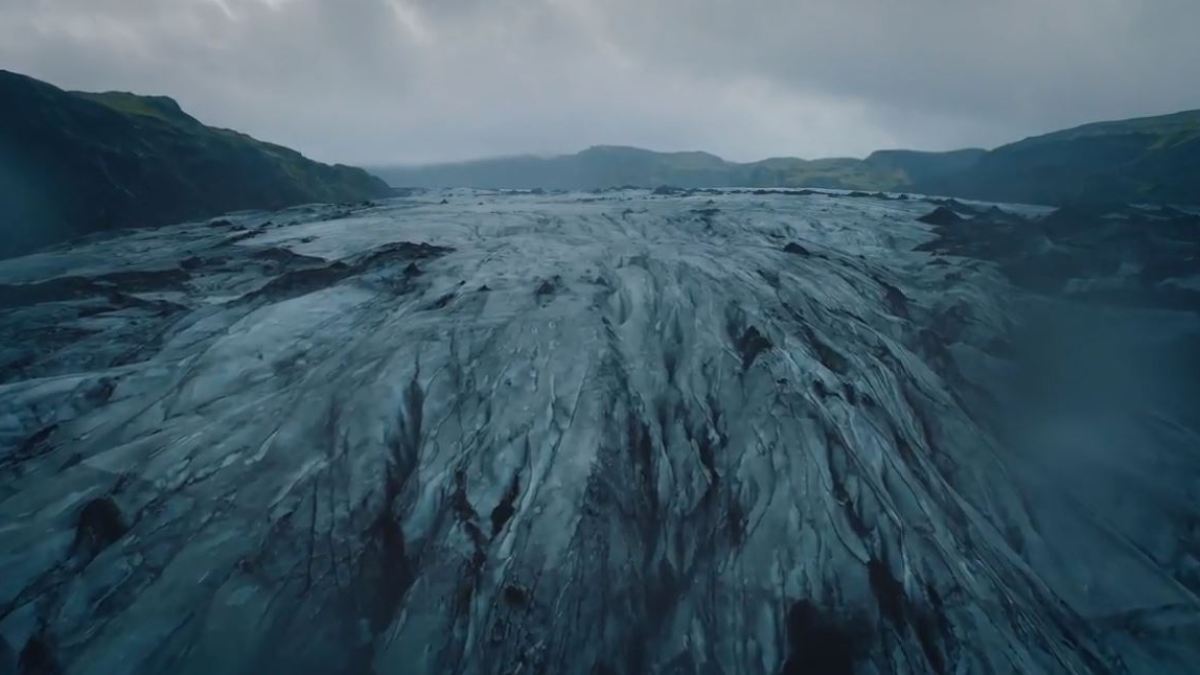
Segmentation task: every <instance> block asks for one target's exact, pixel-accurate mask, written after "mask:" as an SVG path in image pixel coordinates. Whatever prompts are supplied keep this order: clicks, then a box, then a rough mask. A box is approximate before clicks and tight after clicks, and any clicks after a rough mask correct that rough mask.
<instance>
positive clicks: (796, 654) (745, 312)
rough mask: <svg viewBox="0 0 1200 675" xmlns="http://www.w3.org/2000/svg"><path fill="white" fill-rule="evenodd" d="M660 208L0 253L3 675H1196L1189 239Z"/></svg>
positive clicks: (981, 218) (782, 210)
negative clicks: (6, 255) (15, 255)
mask: <svg viewBox="0 0 1200 675" xmlns="http://www.w3.org/2000/svg"><path fill="white" fill-rule="evenodd" d="M661 192H668V191H654V192H651V191H645V190H624V191H613V192H608V193H604V194H562V195H546V194H527V193H523V194H512V193H481V192H474V191H467V190H461V191H449V192H446V193H440V192H439V193H432V194H416V195H414V196H410V197H408V198H404V199H397V200H392V201H389V202H388V203H386V204H383V205H379V206H374V207H354V208H346V209H343V208H333V207H316V208H308V207H300V208H295V209H290V210H287V211H282V212H276V213H269V214H267V213H253V214H241V215H234V216H230V217H229V218H228V219H224V220H221V221H217V222H214V223H187V224H182V225H178V226H167V227H163V228H154V229H145V230H136V231H130V232H125V233H122V234H120V235H119V236H114V237H111V238H105V239H103V240H99V241H90V242H77V243H75V244H73V245H72V246H71V247H63V248H61V249H56V250H54V251H48V252H44V253H40V254H35V255H30V256H25V257H21V258H16V259H11V260H5V261H0V570H2V571H3V573H0V672H14V671H15V672H20V673H34V672H64V673H71V674H72V675H74V674H81V675H92V674H94V675H124V674H128V675H144V674H156V673H264V672H280V673H301V674H308V673H311V674H313V675H317V674H320V675H330V674H334V675H341V674H343V673H345V674H347V675H359V674H361V673H376V674H377V675H410V674H421V673H431V674H433V673H437V674H439V675H440V674H443V673H462V674H467V675H483V674H492V673H495V674H496V675H502V674H503V675H507V674H511V673H555V674H558V673H562V674H566V675H576V674H578V675H597V674H601V673H604V674H612V675H618V674H619V675H641V674H642V673H673V674H680V675H684V674H693V673H695V674H703V675H708V674H712V673H723V674H727V675H735V674H745V675H751V674H753V675H758V674H761V673H787V674H793V673H806V674H813V673H816V674H825V675H827V674H829V673H837V674H845V673H853V672H861V673H879V674H890V673H897V674H901V673H903V674H910V673H1013V672H1017V673H1129V672H1132V673H1156V674H1157V673H1192V672H1197V664H1198V663H1200V640H1198V639H1196V638H1197V634H1198V633H1197V631H1198V621H1200V620H1198V619H1197V617H1198V616H1200V614H1198V613H1197V610H1196V608H1197V606H1198V603H1197V599H1196V598H1197V594H1198V593H1200V574H1197V570H1198V569H1200V568H1198V567H1197V556H1198V554H1200V530H1198V529H1197V526H1196V524H1197V523H1200V507H1198V505H1197V503H1196V499H1195V486H1196V485H1197V484H1200V458H1198V456H1197V447H1198V446H1200V443H1198V442H1197V438H1200V436H1198V432H1197V429H1200V419H1197V416H1196V411H1195V405H1194V401H1195V400H1196V396H1197V392H1196V385H1195V382H1194V376H1192V374H1193V373H1194V372H1196V367H1195V364H1196V363H1200V359H1198V355H1200V343H1198V342H1197V335H1200V326H1198V324H1197V306H1198V305H1197V303H1196V302H1195V300H1196V297H1197V296H1196V290H1195V280H1196V278H1197V274H1198V273H1200V268H1198V267H1197V264H1196V253H1197V250H1196V243H1195V242H1196V239H1195V237H1194V235H1193V234H1192V233H1194V232H1195V227H1196V225H1197V223H1196V222H1195V219H1194V217H1192V216H1190V215H1188V214H1186V213H1178V212H1175V211H1171V210H1167V211H1158V210H1155V211H1147V210H1134V211H1125V212H1121V213H1118V214H1106V213H1099V214H1097V213H1079V212H1075V213H1071V212H1065V211H1064V212H1060V213H1057V214H1054V215H1049V216H1047V215H1046V211H1048V210H1045V209H1037V208H1028V207H1025V208H1022V207H1008V206H1005V207H1003V208H1002V209H991V208H988V207H986V206H980V205H978V204H965V203H962V202H958V201H954V200H940V199H938V200H930V199H926V198H922V197H918V196H909V198H907V199H899V198H892V199H887V198H881V197H874V196H869V195H862V196H851V195H834V196H830V195H828V194H824V193H818V192H815V191H794V192H786V193H775V192H767V191H741V192H729V191H706V192H703V193H701V192H694V193H690V194H687V193H685V194H679V193H676V194H661ZM764 192H765V193H764ZM935 209H936V211H935ZM931 212H932V213H931ZM933 213H936V214H937V215H933ZM927 215H929V216H930V217H926V216H927ZM918 248H919V249H922V250H914V249H918ZM1101 248H1102V249H1103V255H1098V254H1097V249H1101ZM1027 306H1029V307H1033V308H1037V309H1038V310H1039V312H1040V313H1041V314H1043V315H1045V316H1047V317H1049V318H1050V319H1052V321H1051V320H1047V321H1031V320H1030V319H1031V318H1036V314H1035V313H1031V312H1029V311H1026V309H1025V308H1026V307H1027ZM1101 338H1103V339H1101ZM1023 354H1028V355H1027V356H1022V355H1023ZM1168 385H1170V386H1168Z"/></svg>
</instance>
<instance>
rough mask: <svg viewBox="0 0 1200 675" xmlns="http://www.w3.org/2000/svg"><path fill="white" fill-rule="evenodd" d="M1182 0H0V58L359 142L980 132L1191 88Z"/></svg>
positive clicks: (1199, 100)
mask: <svg viewBox="0 0 1200 675" xmlns="http://www.w3.org/2000/svg"><path fill="white" fill-rule="evenodd" d="M1197 25H1200V3H1197V2H1195V1H1194V0H1143V1H1140V2H1138V1H1136V0H957V1H954V0H907V1H905V2H899V1H898V0H761V1H758V2H745V1H743V2H734V1H729V0H660V1H657V2H654V1H652V0H526V1H523V2H519V1H517V0H438V1H434V0H172V1H170V2H164V1H163V0H5V2H4V3H0V66H3V67H6V68H10V69H13V70H17V71H19V72H25V73H27V74H30V75H33V76H35V77H40V78H43V79H47V80H49V81H51V82H53V83H55V84H58V85H60V86H63V87H68V88H78V89H93V90H95V89H125V90H132V91H137V92H142V93H164V94H168V95H171V96H173V97H175V98H176V99H178V100H179V101H180V102H181V104H182V105H183V106H184V107H185V109H187V110H189V111H191V112H192V113H193V114H195V115H196V116H197V117H199V118H201V119H202V120H204V121H206V122H208V123H210V124H216V125H222V126H229V127H233V128H237V129H240V130H243V131H246V132H248V133H251V134H253V135H255V136H258V137H261V138H264V139H267V140H272V141H276V142H280V143H284V144H287V145H291V146H293V147H296V148H299V149H301V150H303V151H305V152H306V153H308V154H310V155H312V156H314V157H317V158H319V159H325V160H337V161H348V162H359V163H379V162H397V161H399V162H405V161H427V160H438V159H458V158H466V157H475V156H482V155H492V154H508V153H516V152H524V151H533V152H561V151H573V150H576V149H580V148H582V147H585V146H587V145H590V144H595V143H627V144H634V145H641V146H647V147H653V148H659V149H706V150H711V151H713V152H717V153H718V154H722V155H725V156H727V157H730V158H733V159H756V158H761V157H765V156H771V155H784V154H788V155H800V156H807V157H814V156H828V155H862V154H865V153H867V152H869V151H870V150H872V149H875V148H879V147H898V146H905V147H921V148H929V149H947V148H952V147H961V146H966V145H985V146H987V145H994V144H997V143H1000V142H1004V141H1007V140H1013V139H1016V138H1019V137H1022V136H1025V135H1029V134H1032V133H1038V132H1042V131H1047V130H1051V129H1055V128H1060V127H1063V126H1069V125H1072V124H1076V123H1081V122H1085V121H1090V120H1095V119H1111V118H1119V117H1127V116H1133V115H1140V114H1155V113H1163V112H1171V111H1174V110H1179V109H1184V108H1189V107H1198V106H1200V93H1198V92H1197V90H1196V88H1195V75H1196V67H1197V64H1200V46H1198V41H1197V40H1196V39H1195V36H1194V35H1193V34H1192V33H1194V27H1195V26H1197Z"/></svg>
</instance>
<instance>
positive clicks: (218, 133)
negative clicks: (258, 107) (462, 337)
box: [0, 70, 390, 257]
mask: <svg viewBox="0 0 1200 675" xmlns="http://www.w3.org/2000/svg"><path fill="white" fill-rule="evenodd" d="M389 192H390V191H389V190H388V188H387V186H386V185H384V184H383V183H382V182H381V181H380V180H379V179H377V178H374V177H373V176H371V175H370V174H368V173H366V172H365V171H363V170H362V169H357V168H353V167H348V166H342V165H336V166H329V165H326V164H321V163H319V162H314V161H312V160H309V159H307V158H305V157H304V156H303V155H301V154H300V153H298V152H296V151H294V150H289V149H288V148H285V147H282V146H278V145H273V144H271V143H264V142H262V141H258V140H255V139H253V138H251V137H249V136H246V135H245V134H240V133H237V132H235V131H230V130H228V129H217V128H213V127H209V126H205V125H204V124H201V123H200V122H199V121H197V120H196V119H195V118H193V117H191V116H190V115H188V114H186V113H184V112H183V111H182V110H181V109H180V108H179V105H178V104H176V103H175V101H173V100H171V99H170V98H167V97H165V96H137V95H134V94H127V93H123V92H106V93H85V92H72V91H63V90H61V89H58V88H57V87H54V86H52V85H49V84H46V83H45V82H40V81H38V80H35V79H33V78H29V77H25V76H23V75H18V74H16V73H10V72H7V71H3V70H0V213H3V221H2V222H0V257H5V256H11V255H16V254H19V253H26V252H29V251H32V250H34V249H36V248H38V247H41V246H45V245H47V244H53V243H56V242H60V241H64V240H66V239H70V238H72V237H76V236H80V235H86V234H93V233H96V232H102V231H107V230H112V229H115V228H120V227H142V226H154V225H166V224H168V223H177V222H179V221H182V220H186V219H189V218H201V217H206V216H212V215H218V214H221V213H225V212H228V211H234V210H238V209H278V208H283V207H285V206H292V205H295V204H304V203H309V202H345V201H351V202H357V201H361V200H365V199H370V198H373V197H380V196H384V195H387V194H388V193H389Z"/></svg>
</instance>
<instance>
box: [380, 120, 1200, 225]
mask: <svg viewBox="0 0 1200 675" xmlns="http://www.w3.org/2000/svg"><path fill="white" fill-rule="evenodd" d="M375 173H376V174H377V175H379V176H380V177H381V178H383V179H384V180H386V181H387V182H388V183H390V184H392V185H396V186H404V187H477V188H537V187H541V188H558V189H593V188H605V187H615V186H621V185H633V186H638V187H655V186H659V185H674V186H678V187H822V188H841V189H849V190H897V191H908V192H923V193H927V194H943V195H949V196H955V197H969V198H975V199H985V200H992V201H1010V202H1025V203H1032V204H1050V205H1061V204H1073V203H1079V202H1105V203H1108V202H1130V203H1140V202H1151V203H1180V204H1195V203H1200V110H1194V111H1188V112H1181V113H1175V114H1173V115H1162V116H1158V117H1143V118H1138V119H1131V120H1123V121H1117V122H1101V123H1096V124H1088V125H1084V126H1081V127H1076V128H1074V129H1068V130H1065V131H1058V132H1054V133H1050V134H1046V135H1043V136H1036V137H1032V138H1027V139H1025V140H1022V141H1019V142H1017V143H1012V144H1009V145H1004V146H1001V147H999V148H996V149H995V150H991V151H987V150H981V149H966V150H955V151H951V152H921V151H916V150H881V151H878V152H874V153H872V154H871V155H870V156H868V157H867V158H866V159H853V158H832V159H817V160H803V159H797V158H795V157H777V158H772V159H765V160H762V161H758V162H750V163H744V164H743V163H735V162H728V161H725V160H723V159H721V158H720V157H717V156H715V155H711V154H708V153H704V152H670V153H663V152H653V151H650V150H642V149H640V148H629V147H620V146H599V147H593V148H589V149H587V150H584V151H583V152H580V153H577V154H574V155H563V156H557V157H544V158H543V157H532V156H522V157H508V158H495V159H485V160H479V161H473V162H458V163H453V164H436V165H430V166H410V167H382V168H378V169H375Z"/></svg>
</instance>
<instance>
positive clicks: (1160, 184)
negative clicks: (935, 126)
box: [924, 110, 1200, 204]
mask: <svg viewBox="0 0 1200 675" xmlns="http://www.w3.org/2000/svg"><path fill="white" fill-rule="evenodd" d="M924 187H928V188H929V189H930V190H931V191H937V192H944V193H947V194H953V195H956V196H962V197H975V198H980V199H991V200H997V201H1016V202H1030V203H1038V204H1067V203H1077V202H1122V203H1130V202H1132V203H1137V202H1151V203H1179V204H1195V203H1200V110H1192V111H1187V112H1181V113H1175V114H1173V115H1161V116H1157V117H1142V118H1137V119H1130V120H1123V121H1117V122H1099V123H1095V124H1087V125H1084V126H1080V127H1076V128H1073V129H1067V130H1065V131H1058V132H1055V133H1051V134H1046V135H1043V136H1035V137H1033V138H1027V139H1025V140H1023V141H1019V142H1016V143H1012V144H1010V145H1005V146H1001V147H999V148H996V149H995V150H992V151H991V152H989V153H987V154H986V155H984V156H983V157H981V158H980V159H979V161H978V162H977V163H975V164H974V165H972V166H971V167H969V168H967V169H966V170H964V171H962V172H959V173H955V174H952V175H950V176H947V177H944V178H942V179H938V180H933V181H930V182H929V183H927V184H926V185H925V186H924Z"/></svg>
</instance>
